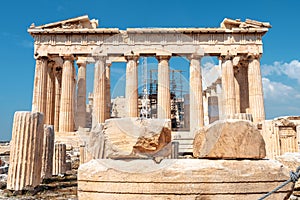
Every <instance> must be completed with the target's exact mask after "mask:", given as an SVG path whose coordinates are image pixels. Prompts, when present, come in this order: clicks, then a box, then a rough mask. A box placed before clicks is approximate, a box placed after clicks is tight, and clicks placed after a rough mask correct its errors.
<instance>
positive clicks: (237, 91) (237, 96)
mask: <svg viewBox="0 0 300 200" xmlns="http://www.w3.org/2000/svg"><path fill="white" fill-rule="evenodd" d="M238 76H239V69H237V68H235V69H234V89H235V112H236V113H241V98H240V90H241V89H242V88H241V87H240V83H239V81H238Z"/></svg>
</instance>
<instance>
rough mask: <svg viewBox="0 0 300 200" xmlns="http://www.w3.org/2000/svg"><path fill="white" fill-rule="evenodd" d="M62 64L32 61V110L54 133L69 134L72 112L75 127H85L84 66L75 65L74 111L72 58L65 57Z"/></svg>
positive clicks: (46, 60)
mask: <svg viewBox="0 0 300 200" xmlns="http://www.w3.org/2000/svg"><path fill="white" fill-rule="evenodd" d="M61 59H62V61H63V62H62V64H59V62H55V61H53V60H50V59H49V58H48V57H39V58H37V60H36V68H35V79H34V88H33V99H32V111H33V112H42V113H44V116H45V118H44V123H45V124H49V125H54V127H55V131H56V132H73V131H74V128H75V110H77V112H78V115H77V116H80V117H78V119H76V120H77V121H78V122H77V124H78V125H79V126H82V127H84V126H85V105H86V102H85V98H86V97H85V96H86V89H85V88H86V63H80V62H78V63H77V64H78V66H79V67H78V84H77V85H78V90H77V94H78V95H77V105H78V107H77V109H75V90H76V83H75V80H76V71H75V68H74V57H73V56H72V55H65V56H63V57H62V58H61Z"/></svg>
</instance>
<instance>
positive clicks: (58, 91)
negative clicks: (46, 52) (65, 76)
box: [54, 67, 62, 132]
mask: <svg viewBox="0 0 300 200" xmlns="http://www.w3.org/2000/svg"><path fill="white" fill-rule="evenodd" d="M54 75H55V108H54V131H55V132H58V131H59V111H60V98H61V79H62V68H61V67H55V72H54Z"/></svg>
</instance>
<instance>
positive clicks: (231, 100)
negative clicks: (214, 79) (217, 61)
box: [222, 56, 236, 116]
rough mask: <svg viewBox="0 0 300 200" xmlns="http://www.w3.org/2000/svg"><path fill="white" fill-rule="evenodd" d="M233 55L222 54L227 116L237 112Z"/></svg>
mask: <svg viewBox="0 0 300 200" xmlns="http://www.w3.org/2000/svg"><path fill="white" fill-rule="evenodd" d="M232 58H233V57H232V56H222V89H223V98H224V107H225V108H224V114H225V116H228V115H233V114H235V113H236V106H235V103H236V95H235V80H234V79H235V78H234V71H233V64H232Z"/></svg>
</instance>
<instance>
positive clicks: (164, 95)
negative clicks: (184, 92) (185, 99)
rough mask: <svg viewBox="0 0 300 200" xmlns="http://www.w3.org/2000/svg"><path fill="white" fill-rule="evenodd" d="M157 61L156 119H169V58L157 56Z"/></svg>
mask: <svg viewBox="0 0 300 200" xmlns="http://www.w3.org/2000/svg"><path fill="white" fill-rule="evenodd" d="M157 59H158V75H157V77H158V91H157V118H158V119H170V118H171V100H170V67H169V59H170V56H157Z"/></svg>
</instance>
